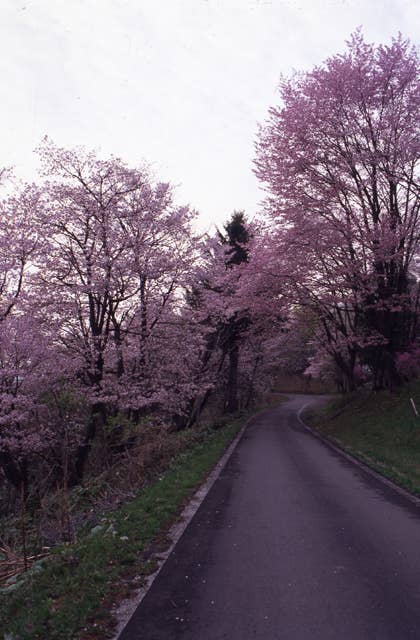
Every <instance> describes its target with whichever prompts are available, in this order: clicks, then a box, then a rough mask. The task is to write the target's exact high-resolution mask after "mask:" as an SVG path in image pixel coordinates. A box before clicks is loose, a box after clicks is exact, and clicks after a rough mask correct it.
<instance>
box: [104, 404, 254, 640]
mask: <svg viewBox="0 0 420 640" xmlns="http://www.w3.org/2000/svg"><path fill="white" fill-rule="evenodd" d="M264 411H267V409H262V410H261V411H258V412H257V413H255V414H253V415H252V416H251V417H250V418H248V419H247V420H246V422H245V424H244V425H243V427H241V429H240V431H239V432H238V433H237V434H236V436H235V438H234V439H233V440H232V442H231V443H230V445H229V446H228V447H227V449H226V450H225V452H224V453H223V455H222V456H221V457H220V458H219V460H218V461H217V462H216V464H215V465H214V467H213V468H212V470H211V471H210V473H209V474H208V475H207V476H206V478H205V480H204V481H203V482H202V483H201V485H200V486H199V487H198V489H197V490H196V491H195V492H194V493H193V495H192V497H191V498H190V499H189V500H188V503H187V504H186V505H185V507H184V508H183V510H182V511H181V513H180V514H179V516H178V518H177V521H176V522H175V524H174V525H172V527H171V528H170V529H169V531H168V532H167V537H168V538H169V540H170V541H171V543H170V545H169V547H168V549H166V550H165V551H163V552H161V553H159V555H158V557H157V558H155V559H156V560H157V564H158V568H157V569H156V571H155V572H154V573H151V574H150V575H148V576H146V577H145V582H144V584H143V585H142V586H141V587H140V588H139V589H138V590H137V591H136V592H135V593H134V595H133V596H132V597H130V598H128V599H126V600H123V602H121V603H120V604H119V605H118V606H117V607H115V608H113V609H112V610H111V613H112V615H113V616H114V617H115V618H116V619H117V626H116V629H115V633H114V636H113V637H112V640H119V638H120V637H121V634H122V633H123V631H124V629H125V628H126V626H127V625H128V623H129V621H130V620H131V618H132V616H133V615H134V612H135V611H136V610H137V608H138V607H139V606H140V604H141V602H142V600H143V599H144V598H145V596H146V595H147V593H148V591H149V590H150V588H151V586H152V584H153V583H154V581H155V580H156V578H157V577H158V575H159V573H160V572H161V570H162V569H163V567H164V566H165V564H166V561H167V560H168V558H169V556H170V555H171V553H172V551H173V550H174V548H175V546H176V545H177V543H178V541H179V540H180V539H181V537H182V535H183V533H184V531H185V530H186V529H187V527H188V525H189V524H190V522H191V520H192V519H193V517H194V516H195V514H196V512H197V511H198V509H199V508H200V506H201V504H202V502H203V501H204V499H205V497H206V496H207V494H208V493H209V491H210V489H211V488H212V486H213V485H214V483H215V482H216V480H217V479H218V478H219V476H220V474H221V473H222V471H223V469H224V468H225V466H226V464H227V463H228V461H229V459H230V457H231V456H232V454H233V452H234V451H235V449H236V447H237V446H238V444H239V441H240V440H241V438H242V436H243V435H244V433H245V430H246V429H247V428H248V426H249V425H250V423H251V422H252V421H253V420H254V419H255V418H257V417H258V416H259V415H260V414H262V413H264ZM134 579H135V578H134Z"/></svg>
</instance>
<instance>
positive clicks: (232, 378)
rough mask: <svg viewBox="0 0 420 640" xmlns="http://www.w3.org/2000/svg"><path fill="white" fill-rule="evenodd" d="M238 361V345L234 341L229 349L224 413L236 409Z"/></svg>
mask: <svg viewBox="0 0 420 640" xmlns="http://www.w3.org/2000/svg"><path fill="white" fill-rule="evenodd" d="M238 363H239V345H238V344H237V343H236V342H235V343H234V344H233V345H232V346H231V348H230V349H229V371H228V383H227V389H226V400H225V413H235V412H236V411H238V408H239V405H238Z"/></svg>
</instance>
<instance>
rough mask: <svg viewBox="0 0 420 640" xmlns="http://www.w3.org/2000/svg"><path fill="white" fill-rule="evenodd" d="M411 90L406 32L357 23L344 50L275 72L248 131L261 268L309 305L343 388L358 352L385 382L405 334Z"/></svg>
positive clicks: (412, 67)
mask: <svg viewBox="0 0 420 640" xmlns="http://www.w3.org/2000/svg"><path fill="white" fill-rule="evenodd" d="M419 88H420V84H419V61H418V56H417V53H416V51H415V49H414V48H413V47H411V46H410V43H409V42H408V41H405V40H404V39H403V38H402V37H401V36H399V37H398V38H396V39H394V40H393V41H392V43H391V44H390V45H387V46H382V45H381V46H374V45H370V44H367V43H366V42H365V41H364V39H363V37H362V35H361V33H360V32H359V31H358V32H356V33H355V34H353V36H352V37H351V39H350V41H349V42H348V44H347V50H346V52H345V53H344V54H342V55H336V56H333V57H332V58H330V59H328V60H327V61H326V62H325V64H323V65H321V66H319V67H316V68H314V69H313V70H312V71H310V72H307V73H296V74H295V75H293V76H292V77H291V78H285V79H283V80H282V83H281V86H280V92H281V99H282V103H281V105H280V106H278V107H273V108H271V109H270V116H269V120H268V121H267V123H266V124H265V125H264V126H263V127H262V128H261V130H260V134H259V140H258V144H257V159H256V173H257V176H258V177H259V178H260V180H261V181H262V182H263V183H264V184H265V187H266V189H267V191H268V193H269V195H268V198H267V211H268V213H269V215H270V216H271V218H272V220H273V224H274V225H275V227H276V228H275V231H274V233H273V236H272V238H271V240H272V242H271V246H269V249H268V254H270V253H271V255H270V256H269V257H267V259H266V262H267V264H269V265H270V266H269V268H268V271H270V274H271V275H274V276H275V277H276V278H277V279H278V280H281V288H282V291H283V293H284V295H287V296H289V297H290V299H291V300H294V301H295V302H297V303H299V304H301V305H306V306H307V307H309V308H311V309H312V310H314V311H315V312H316V313H317V315H318V317H319V319H320V322H321V324H322V326H323V329H324V336H325V340H326V342H327V343H328V345H329V349H330V352H331V353H332V354H333V355H334V358H335V359H336V362H337V364H338V366H340V368H341V369H342V370H345V371H346V375H347V378H348V381H349V386H350V387H351V386H352V384H353V380H352V372H353V370H354V366H355V363H356V358H357V357H360V358H362V360H363V361H364V362H366V363H367V364H368V365H369V366H370V367H371V369H372V371H373V374H374V379H375V384H376V386H378V387H380V386H383V385H388V386H392V385H393V384H395V382H397V381H398V372H397V369H396V357H397V354H398V353H399V352H400V351H404V349H405V348H406V346H407V344H408V342H409V340H410V326H411V325H412V316H411V306H412V305H411V301H410V291H409V278H410V268H411V267H412V264H413V258H414V256H415V254H416V251H417V249H418V240H419V183H418V171H419V152H420V145H419V129H418V127H419V109H420V97H419V96H420V91H419ZM267 244H268V243H267ZM268 254H267V256H268Z"/></svg>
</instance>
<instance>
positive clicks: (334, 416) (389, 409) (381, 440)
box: [304, 381, 420, 495]
mask: <svg viewBox="0 0 420 640" xmlns="http://www.w3.org/2000/svg"><path fill="white" fill-rule="evenodd" d="M411 399H413V401H414V403H415V406H416V408H417V410H418V412H419V413H420V382H419V381H414V382H411V383H410V384H407V385H405V386H404V387H402V388H400V389H399V390H397V391H395V392H393V393H390V392H388V391H382V392H373V391H370V392H369V391H366V390H364V391H359V392H358V393H356V394H354V395H352V396H350V397H335V398H333V399H332V400H331V401H330V402H329V403H328V404H327V405H325V406H324V407H323V408H319V409H317V410H311V409H308V411H307V412H306V413H305V415H304V419H305V422H306V423H307V424H308V425H310V426H311V427H313V428H315V429H316V430H317V431H319V432H320V433H321V434H322V435H324V436H326V437H327V438H329V439H330V440H332V441H333V442H335V443H336V444H337V445H338V446H340V447H342V448H343V449H345V450H346V451H348V452H349V453H351V454H352V455H354V456H355V457H357V458H359V459H361V460H363V461H364V462H366V463H367V464H368V465H370V466H371V467H373V468H374V469H376V470H377V471H379V472H380V473H382V474H383V475H385V476H387V477H388V478H391V479H392V480H393V481H394V482H396V483H397V484H400V485H401V486H403V487H405V488H406V489H408V490H409V491H411V492H413V493H415V494H417V495H420V416H416V415H415V412H414V409H413V406H412V403H411Z"/></svg>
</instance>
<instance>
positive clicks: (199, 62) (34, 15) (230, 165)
mask: <svg viewBox="0 0 420 640" xmlns="http://www.w3.org/2000/svg"><path fill="white" fill-rule="evenodd" d="M359 25H361V26H362V27H363V31H364V34H365V37H366V39H367V40H369V41H374V42H377V43H379V42H386V41H389V40H390V38H391V37H392V36H393V35H396V34H397V32H398V31H401V32H402V33H403V35H405V36H407V37H409V38H410V39H411V40H412V42H414V43H415V44H418V43H419V29H420V2H419V1H418V0H382V1H379V0H360V1H359V0H300V1H299V0H295V1H292V0H153V1H152V0H151V1H148V0H33V1H32V0H0V65H1V69H0V74H1V75H0V77H1V83H0V92H1V95H0V111H1V130H2V139H1V145H0V166H4V165H7V166H10V165H14V166H15V172H16V174H17V175H18V176H20V177H23V178H25V179H31V180H32V179H35V178H36V171H37V158H36V156H34V154H33V149H34V148H35V147H36V146H37V145H38V144H39V142H40V141H41V139H42V138H43V137H44V136H45V135H48V136H49V137H50V138H51V139H52V140H54V142H56V143H57V144H58V145H60V146H73V145H85V146H87V147H89V148H100V150H101V154H102V155H109V154H114V155H118V156H120V157H122V158H123V159H124V160H125V161H127V162H128V163H129V164H130V165H133V166H134V165H138V164H139V163H141V162H142V160H146V161H148V162H149V163H151V165H152V167H153V170H154V172H155V174H156V176H157V177H158V178H159V179H164V180H170V181H171V182H173V183H175V184H177V185H179V187H178V190H177V193H178V198H177V199H178V201H179V202H180V203H187V202H189V203H191V205H193V206H194V207H195V208H197V209H198V210H199V211H200V215H201V220H202V224H203V226H204V227H208V226H209V225H211V224H212V223H218V224H220V223H221V222H223V221H224V220H225V219H226V218H227V217H228V216H229V215H230V213H231V212H232V211H233V209H245V210H246V212H247V213H248V214H249V215H253V214H254V213H255V211H256V210H257V208H258V202H259V201H260V200H261V198H262V194H261V192H260V191H259V189H258V184H257V181H256V179H255V177H254V176H253V174H252V158H253V155H254V150H253V144H254V141H255V137H256V131H257V123H258V122H261V121H263V120H264V118H265V117H266V113H267V109H268V107H269V106H270V105H271V104H274V103H275V102H276V101H277V95H276V91H277V85H278V81H279V76H280V74H281V73H285V74H289V73H290V72H291V71H292V70H293V69H301V68H305V69H309V68H311V67H312V66H313V65H315V64H317V63H320V62H322V60H324V59H325V58H326V57H328V56H329V55H331V54H334V53H336V52H339V51H342V50H343V48H344V42H345V40H346V39H347V38H348V37H349V35H350V34H351V32H352V31H354V30H355V29H356V28H357V27H358V26H359Z"/></svg>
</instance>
